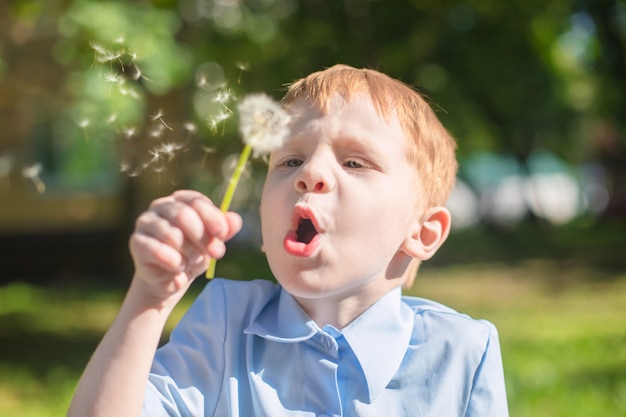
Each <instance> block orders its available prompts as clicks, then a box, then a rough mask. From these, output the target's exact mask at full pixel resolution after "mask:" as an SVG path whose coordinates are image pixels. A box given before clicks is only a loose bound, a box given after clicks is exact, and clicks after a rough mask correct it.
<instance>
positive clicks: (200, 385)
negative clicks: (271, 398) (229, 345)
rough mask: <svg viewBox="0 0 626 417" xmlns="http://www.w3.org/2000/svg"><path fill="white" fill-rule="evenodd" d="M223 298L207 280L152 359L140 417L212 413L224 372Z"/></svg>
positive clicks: (218, 286)
mask: <svg viewBox="0 0 626 417" xmlns="http://www.w3.org/2000/svg"><path fill="white" fill-rule="evenodd" d="M225 333H226V329H225V297H224V288H223V284H222V283H221V282H219V281H218V280H215V281H212V282H211V283H210V284H209V285H207V286H206V288H205V289H204V290H203V291H202V293H201V294H200V295H199V296H198V298H197V299H196V300H195V302H194V303H193V305H192V306H191V308H190V309H189V311H187V313H186V314H185V315H184V317H183V318H182V319H181V321H180V323H179V324H178V325H177V326H176V327H175V329H174V331H173V332H172V334H171V336H170V341H169V342H168V343H167V344H165V345H164V346H163V347H161V348H160V349H159V350H158V351H157V353H156V356H155V359H154V362H153V364H152V369H151V371H150V376H149V379H148V385H147V387H146V392H145V398H144V407H143V414H142V415H143V416H145V417H160V416H169V417H176V416H190V415H211V414H212V413H213V410H205V408H206V407H211V404H213V405H214V404H215V403H216V401H217V396H218V395H219V391H220V388H221V385H222V380H223V373H224V358H223V352H224V347H223V346H224V340H225Z"/></svg>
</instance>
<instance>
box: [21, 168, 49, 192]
mask: <svg viewBox="0 0 626 417" xmlns="http://www.w3.org/2000/svg"><path fill="white" fill-rule="evenodd" d="M41 170H42V166H41V164H40V163H36V164H33V165H29V166H27V167H25V168H24V169H23V170H22V176H23V177H24V178H26V179H29V180H31V181H32V182H33V184H35V189H36V190H37V192H38V193H39V194H43V193H44V192H45V191H46V184H44V182H43V181H42V180H41V177H40V176H39V174H41Z"/></svg>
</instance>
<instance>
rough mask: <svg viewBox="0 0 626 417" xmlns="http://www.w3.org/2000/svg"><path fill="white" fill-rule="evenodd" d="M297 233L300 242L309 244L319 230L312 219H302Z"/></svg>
mask: <svg viewBox="0 0 626 417" xmlns="http://www.w3.org/2000/svg"><path fill="white" fill-rule="evenodd" d="M296 235H297V239H298V242H302V243H307V244H308V243H311V241H312V240H313V238H314V237H315V235H317V230H315V226H314V225H313V222H312V221H311V219H304V218H302V219H300V222H299V223H298V229H297V230H296Z"/></svg>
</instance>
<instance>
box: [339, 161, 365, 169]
mask: <svg viewBox="0 0 626 417" xmlns="http://www.w3.org/2000/svg"><path fill="white" fill-rule="evenodd" d="M344 166H345V167H346V168H363V167H365V165H364V164H363V163H362V162H360V161H357V160H354V159H350V160H347V161H346V162H345V163H344Z"/></svg>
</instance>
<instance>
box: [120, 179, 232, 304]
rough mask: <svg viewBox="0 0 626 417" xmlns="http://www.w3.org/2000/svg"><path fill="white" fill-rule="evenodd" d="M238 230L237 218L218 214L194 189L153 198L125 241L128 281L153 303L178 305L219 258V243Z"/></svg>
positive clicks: (221, 249) (209, 202) (221, 251)
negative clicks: (132, 271)
mask: <svg viewBox="0 0 626 417" xmlns="http://www.w3.org/2000/svg"><path fill="white" fill-rule="evenodd" d="M241 226H242V220H241V217H240V216H239V215H238V214H236V213H233V212H228V213H222V212H221V211H220V209H219V208H218V207H216V206H215V205H214V204H213V202H211V200H210V199H209V198H208V197H206V196H205V195H203V194H201V193H199V192H196V191H190V190H184V191H177V192H175V193H174V194H172V195H170V196H167V197H163V198H159V199H157V200H155V201H154V202H153V203H152V204H151V205H150V208H149V209H148V210H147V211H145V212H144V213H142V214H141V215H140V216H139V218H138V219H137V222H136V224H135V231H134V233H133V234H132V236H131V238H130V252H131V255H132V258H133V262H134V265H135V276H134V278H133V283H134V284H135V286H139V287H141V288H142V289H143V291H144V292H145V293H144V295H146V296H148V297H150V299H151V300H152V301H153V302H154V303H155V304H160V303H163V302H165V301H168V300H171V301H173V302H174V303H176V302H178V301H179V300H180V298H181V297H182V296H183V295H184V293H185V291H186V290H187V288H189V285H190V284H191V282H192V281H193V280H194V278H195V277H196V276H198V275H199V274H200V273H202V272H203V271H204V270H205V269H206V268H207V265H208V263H209V259H210V258H216V259H219V258H221V257H222V256H224V253H225V251H226V247H225V245H224V242H225V241H227V240H228V239H230V238H232V237H233V236H234V235H235V234H236V233H237V232H239V230H241Z"/></svg>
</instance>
